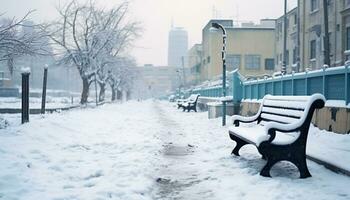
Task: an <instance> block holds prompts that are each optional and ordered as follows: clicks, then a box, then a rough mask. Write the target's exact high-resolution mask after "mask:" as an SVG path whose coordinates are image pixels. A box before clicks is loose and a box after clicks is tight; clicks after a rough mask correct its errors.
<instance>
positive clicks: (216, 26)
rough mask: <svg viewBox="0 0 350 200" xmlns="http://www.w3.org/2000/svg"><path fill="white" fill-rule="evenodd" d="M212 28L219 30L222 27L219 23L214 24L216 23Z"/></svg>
mask: <svg viewBox="0 0 350 200" xmlns="http://www.w3.org/2000/svg"><path fill="white" fill-rule="evenodd" d="M211 27H213V28H216V29H219V28H220V25H219V24H218V23H216V22H214V23H212V24H211Z"/></svg>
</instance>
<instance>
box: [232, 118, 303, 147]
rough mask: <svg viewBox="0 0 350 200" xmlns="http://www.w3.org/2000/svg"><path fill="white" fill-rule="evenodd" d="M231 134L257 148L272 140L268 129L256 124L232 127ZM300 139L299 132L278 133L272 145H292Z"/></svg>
mask: <svg viewBox="0 0 350 200" xmlns="http://www.w3.org/2000/svg"><path fill="white" fill-rule="evenodd" d="M229 133H230V134H232V135H235V136H237V137H239V138H241V139H242V140H245V141H246V142H248V143H250V144H254V145H255V146H259V145H260V144H261V142H265V141H268V140H269V139H270V135H269V134H268V133H267V130H266V128H265V127H264V126H262V125H259V124H256V123H251V124H244V125H242V126H239V127H235V126H231V127H230V128H229ZM298 137H299V133H298V132H291V133H282V132H279V131H277V132H276V137H275V138H274V139H273V140H272V142H271V144H276V145H286V144H291V143H293V142H294V141H295V140H296V139H297V138H298Z"/></svg>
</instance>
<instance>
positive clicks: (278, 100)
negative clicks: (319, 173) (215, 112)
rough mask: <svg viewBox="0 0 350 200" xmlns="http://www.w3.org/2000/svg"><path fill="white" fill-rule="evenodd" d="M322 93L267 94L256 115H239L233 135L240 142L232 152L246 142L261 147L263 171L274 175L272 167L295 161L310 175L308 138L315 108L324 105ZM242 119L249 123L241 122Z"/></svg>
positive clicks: (305, 175) (231, 134)
mask: <svg viewBox="0 0 350 200" xmlns="http://www.w3.org/2000/svg"><path fill="white" fill-rule="evenodd" d="M324 104H325V98H324V96H323V95H321V94H314V95H312V96H271V95H266V96H265V97H264V98H263V100H262V103H261V105H260V109H259V111H258V113H257V114H256V115H254V116H252V117H242V116H239V115H235V116H233V117H232V120H233V124H234V126H232V127H231V128H230V129H229V135H230V138H231V139H232V140H234V141H235V142H236V146H235V148H234V149H233V151H232V154H235V155H237V156H239V150H240V148H241V147H242V146H244V145H246V144H253V145H255V146H256V147H257V149H258V151H259V153H260V154H261V155H262V157H263V159H266V160H267V163H266V165H265V166H264V167H263V168H262V170H261V171H260V175H262V176H267V177H270V169H271V167H272V166H273V165H274V164H275V163H277V162H279V161H282V160H285V161H290V162H292V163H293V164H294V165H295V166H296V167H297V168H298V169H299V172H300V178H307V177H310V176H311V174H310V172H309V170H308V168H307V165H306V153H305V151H306V141H307V135H308V131H309V127H310V123H311V119H312V115H313V113H314V111H315V109H319V108H322V107H324ZM240 123H247V124H245V126H240Z"/></svg>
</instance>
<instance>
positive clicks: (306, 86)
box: [305, 71, 308, 95]
mask: <svg viewBox="0 0 350 200" xmlns="http://www.w3.org/2000/svg"><path fill="white" fill-rule="evenodd" d="M307 74H308V71H306V72H305V95H307V93H308V91H307V88H308V85H307V84H308V83H307Z"/></svg>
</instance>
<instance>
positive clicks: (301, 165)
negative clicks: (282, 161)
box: [291, 158, 311, 178]
mask: <svg viewBox="0 0 350 200" xmlns="http://www.w3.org/2000/svg"><path fill="white" fill-rule="evenodd" d="M291 162H292V163H294V165H295V166H297V168H298V169H299V173H300V178H308V177H311V174H310V172H309V169H308V168H307V164H306V158H298V159H295V160H293V161H291Z"/></svg>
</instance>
